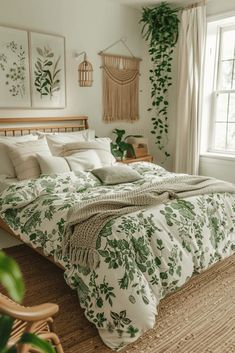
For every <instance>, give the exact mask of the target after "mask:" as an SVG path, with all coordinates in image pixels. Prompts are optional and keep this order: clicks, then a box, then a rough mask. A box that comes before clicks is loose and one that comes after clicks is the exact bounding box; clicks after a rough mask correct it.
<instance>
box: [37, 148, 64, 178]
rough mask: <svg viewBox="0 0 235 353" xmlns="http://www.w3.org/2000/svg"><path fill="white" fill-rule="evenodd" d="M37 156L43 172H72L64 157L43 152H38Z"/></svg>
mask: <svg viewBox="0 0 235 353" xmlns="http://www.w3.org/2000/svg"><path fill="white" fill-rule="evenodd" d="M36 157H37V160H38V163H39V165H40V169H41V173H42V174H48V175H50V174H60V173H68V172H70V167H69V165H68V163H67V161H66V159H65V158H63V157H55V156H51V155H48V154H43V153H37V154H36Z"/></svg>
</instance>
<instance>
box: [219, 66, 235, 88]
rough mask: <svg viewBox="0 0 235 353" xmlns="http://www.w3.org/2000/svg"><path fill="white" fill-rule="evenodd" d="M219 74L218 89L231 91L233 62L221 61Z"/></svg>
mask: <svg viewBox="0 0 235 353" xmlns="http://www.w3.org/2000/svg"><path fill="white" fill-rule="evenodd" d="M219 73H220V77H219V89H231V88H232V76H233V75H232V74H233V60H228V61H221V63H220V71H219Z"/></svg>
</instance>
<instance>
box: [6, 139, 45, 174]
mask: <svg viewBox="0 0 235 353" xmlns="http://www.w3.org/2000/svg"><path fill="white" fill-rule="evenodd" d="M7 149H8V154H9V157H10V158H11V161H12V163H13V165H14V168H15V172H16V176H17V178H18V179H19V180H24V179H33V178H37V177H39V175H40V174H41V171H40V166H39V163H38V161H37V157H36V154H37V153H47V154H48V155H51V153H50V150H49V147H48V145H47V142H46V140H45V139H41V140H37V141H27V142H16V143H15V144H14V145H8V146H7Z"/></svg>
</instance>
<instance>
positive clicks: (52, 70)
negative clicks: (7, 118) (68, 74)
mask: <svg viewBox="0 0 235 353" xmlns="http://www.w3.org/2000/svg"><path fill="white" fill-rule="evenodd" d="M29 48H30V49H29V50H30V78H31V101H32V108H37V109H42V108H43V109H55V108H65V106H66V87H65V38H64V37H63V36H59V35H51V34H46V33H40V32H31V31H30V32H29Z"/></svg>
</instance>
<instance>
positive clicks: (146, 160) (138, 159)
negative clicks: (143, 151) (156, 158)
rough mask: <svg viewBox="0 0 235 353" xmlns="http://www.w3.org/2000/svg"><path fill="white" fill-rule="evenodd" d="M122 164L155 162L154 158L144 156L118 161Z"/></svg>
mask: <svg viewBox="0 0 235 353" xmlns="http://www.w3.org/2000/svg"><path fill="white" fill-rule="evenodd" d="M117 162H120V163H124V164H129V163H134V162H150V163H152V162H153V157H152V156H150V155H148V156H143V157H136V158H126V159H123V160H122V161H117Z"/></svg>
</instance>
